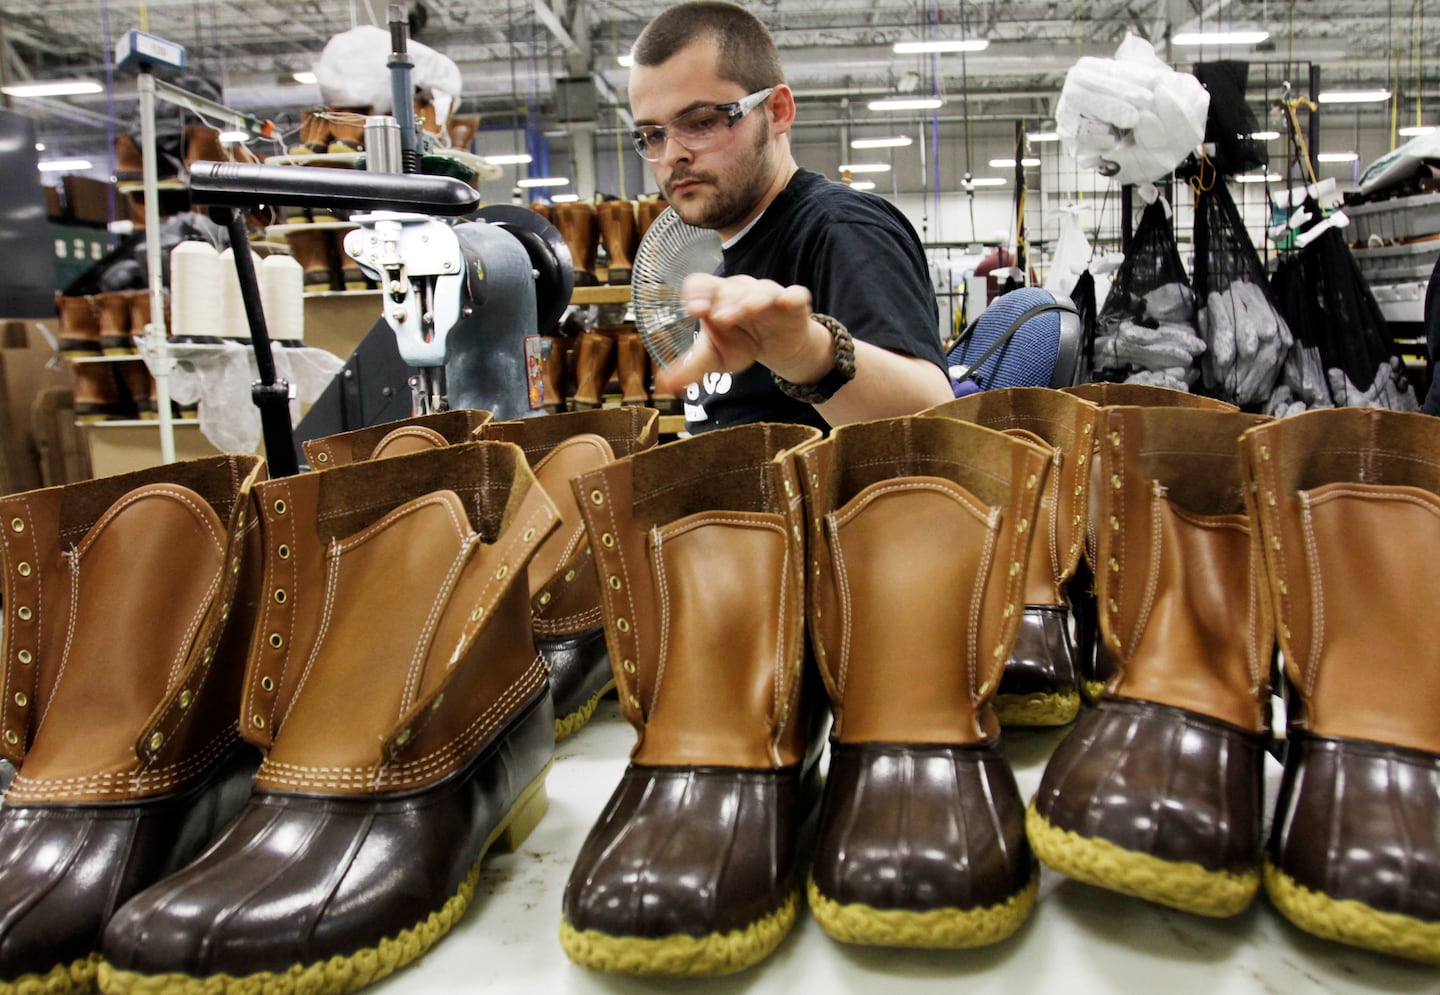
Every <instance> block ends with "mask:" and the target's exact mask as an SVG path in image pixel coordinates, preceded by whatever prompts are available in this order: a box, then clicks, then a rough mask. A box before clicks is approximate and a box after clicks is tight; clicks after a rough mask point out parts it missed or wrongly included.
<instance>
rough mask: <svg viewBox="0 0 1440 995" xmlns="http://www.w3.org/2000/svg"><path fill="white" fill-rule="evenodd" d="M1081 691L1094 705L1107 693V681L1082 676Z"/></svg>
mask: <svg viewBox="0 0 1440 995" xmlns="http://www.w3.org/2000/svg"><path fill="white" fill-rule="evenodd" d="M1080 693H1081V694H1083V695H1084V696H1085V700H1086V701H1088V702H1090V704H1092V705H1093V704H1095V703H1096V702H1097V701H1099V700H1100V696H1101V695H1102V694H1104V693H1105V682H1104V681H1087V680H1085V679H1083V678H1082V679H1081V681H1080Z"/></svg>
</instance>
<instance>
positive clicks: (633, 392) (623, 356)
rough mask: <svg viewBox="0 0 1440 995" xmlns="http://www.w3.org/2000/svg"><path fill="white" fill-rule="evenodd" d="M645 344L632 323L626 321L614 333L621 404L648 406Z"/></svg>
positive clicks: (648, 394) (616, 370)
mask: <svg viewBox="0 0 1440 995" xmlns="http://www.w3.org/2000/svg"><path fill="white" fill-rule="evenodd" d="M648 358H649V357H648V356H647V355H646V353H645V344H644V343H643V342H641V341H640V333H639V332H637V331H635V324H634V322H629V321H627V322H626V323H625V324H623V325H621V326H620V327H619V330H618V331H616V333H615V372H616V374H617V375H618V376H619V377H620V403H621V404H649V403H650V392H649V391H648V390H647V389H646V381H645V374H646V373H647V372H648V371H649V368H648V366H647V365H646V360H647V359H648Z"/></svg>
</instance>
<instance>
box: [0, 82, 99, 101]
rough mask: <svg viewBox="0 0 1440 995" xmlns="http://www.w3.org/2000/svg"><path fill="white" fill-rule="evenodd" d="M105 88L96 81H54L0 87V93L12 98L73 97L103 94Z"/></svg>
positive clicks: (10, 84) (11, 84)
mask: <svg viewBox="0 0 1440 995" xmlns="http://www.w3.org/2000/svg"><path fill="white" fill-rule="evenodd" d="M103 92H105V88H104V87H103V86H101V85H100V84H99V83H96V82H95V81H94V80H88V79H52V80H33V81H31V82H29V83H9V84H7V85H5V86H0V93H5V94H8V95H10V96H12V97H71V96H75V95H76V94H80V93H103Z"/></svg>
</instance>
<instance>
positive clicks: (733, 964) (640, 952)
mask: <svg viewBox="0 0 1440 995" xmlns="http://www.w3.org/2000/svg"><path fill="white" fill-rule="evenodd" d="M799 908H800V892H799V889H798V888H797V889H796V890H795V891H793V892H792V893H791V894H790V897H789V898H787V899H786V900H785V901H784V903H783V904H782V905H781V906H780V907H779V908H778V909H776V910H775V911H774V912H772V913H770V914H769V915H768V916H765V917H764V918H763V919H758V920H756V921H755V922H753V923H751V924H750V925H749V926H747V927H745V928H744V929H735V930H731V931H730V932H728V933H711V934H710V935H708V936H689V935H686V934H680V935H675V936H662V937H656V938H650V937H641V936H612V935H611V934H609V933H601V932H599V931H597V930H593V929H584V930H580V929H576V928H575V927H574V926H571V925H570V923H569V922H567V921H566V920H564V919H561V920H560V946H561V947H563V948H564V950H565V955H566V956H567V957H569V958H570V959H571V960H572V961H574V962H575V963H577V964H579V965H580V966H581V967H588V968H591V969H592V970H596V971H610V972H614V973H617V974H654V975H668V976H671V977H715V976H718V975H722V974H734V973H735V972H736V971H743V970H744V969H745V968H747V967H750V966H751V965H753V964H758V963H759V962H760V961H762V960H764V959H765V958H766V957H768V956H770V954H771V953H772V952H774V950H775V948H776V947H777V946H779V945H780V941H781V940H783V939H784V938H785V935H786V934H787V933H789V932H790V929H791V927H793V926H794V925H795V917H796V915H797V914H798V912H799Z"/></svg>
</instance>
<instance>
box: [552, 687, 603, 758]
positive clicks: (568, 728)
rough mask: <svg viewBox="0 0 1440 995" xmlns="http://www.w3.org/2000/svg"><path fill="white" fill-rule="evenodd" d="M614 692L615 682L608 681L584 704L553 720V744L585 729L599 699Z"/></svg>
mask: <svg viewBox="0 0 1440 995" xmlns="http://www.w3.org/2000/svg"><path fill="white" fill-rule="evenodd" d="M613 690H615V682H614V681H613V680H612V681H609V682H608V683H607V684H606V685H605V686H604V687H603V688H601V689H600V690H599V691H596V692H595V696H594V697H593V698H591V699H590V700H589V701H587V702H585V704H583V705H581V706H580V707H579V708H577V709H575V711H573V712H571V713H570V714H569V715H562V716H560V717H559V718H557V719H556V720H555V742H557V743H558V742H560V740H562V739H564V738H565V737H567V736H573V735H575V733H577V732H579V731H580V730H581V729H583V728H584V727H585V724H586V723H587V722H589V721H590V718H591V716H593V715H594V714H595V708H596V707H597V706H598V705H599V704H600V699H601V698H603V697H605V696H606V695H607V694H609V693H610V692H611V691H613Z"/></svg>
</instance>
